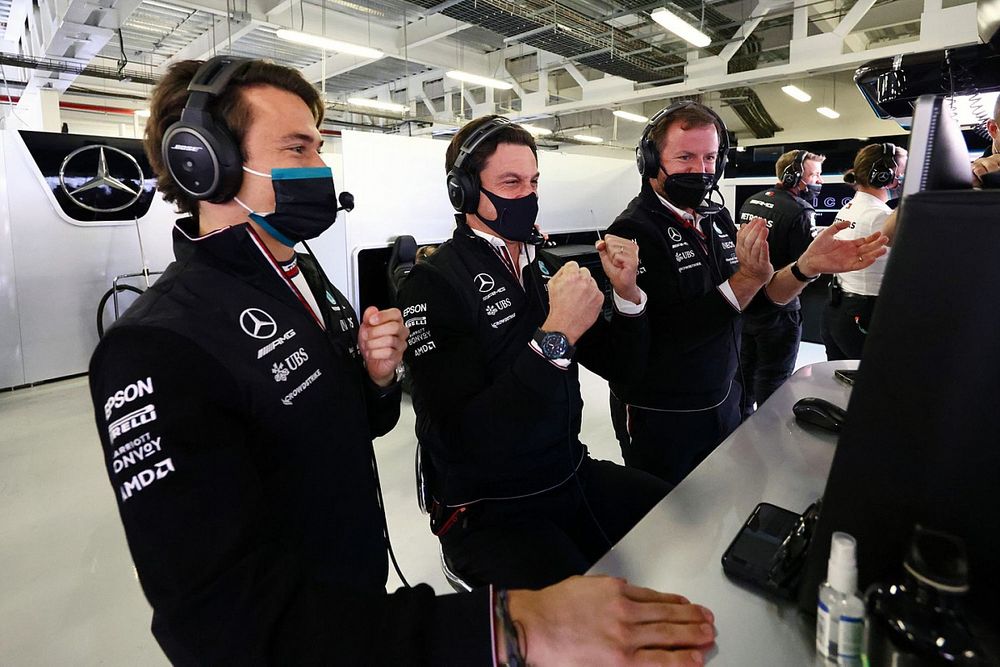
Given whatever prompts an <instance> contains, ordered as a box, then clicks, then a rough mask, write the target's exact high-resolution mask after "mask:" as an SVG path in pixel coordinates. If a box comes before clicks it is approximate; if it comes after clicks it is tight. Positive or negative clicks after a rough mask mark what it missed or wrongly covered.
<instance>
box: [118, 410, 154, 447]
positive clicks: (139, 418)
mask: <svg viewBox="0 0 1000 667" xmlns="http://www.w3.org/2000/svg"><path fill="white" fill-rule="evenodd" d="M154 421H156V406H155V405H153V404H152V403H150V404H149V405H147V406H145V407H142V408H139V409H138V410H135V411H134V412H130V413H128V414H127V415H125V416H124V417H122V418H120V419H116V420H115V421H113V422H111V423H110V424H109V425H108V437H109V438H111V443H112V444H114V442H115V440H117V439H118V437H119V436H120V435H122V434H124V433H128V432H129V431H134V430H135V429H137V428H139V427H140V426H144V425H146V424H149V423H150V422H154Z"/></svg>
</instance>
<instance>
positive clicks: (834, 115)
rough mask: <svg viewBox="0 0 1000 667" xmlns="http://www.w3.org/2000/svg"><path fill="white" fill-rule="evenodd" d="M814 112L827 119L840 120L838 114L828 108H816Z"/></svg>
mask: <svg viewBox="0 0 1000 667" xmlns="http://www.w3.org/2000/svg"><path fill="white" fill-rule="evenodd" d="M816 111H818V112H819V113H821V114H822V115H824V116H826V117H827V118H840V114H839V113H837V112H836V111H834V110H833V109H831V108H830V107H816Z"/></svg>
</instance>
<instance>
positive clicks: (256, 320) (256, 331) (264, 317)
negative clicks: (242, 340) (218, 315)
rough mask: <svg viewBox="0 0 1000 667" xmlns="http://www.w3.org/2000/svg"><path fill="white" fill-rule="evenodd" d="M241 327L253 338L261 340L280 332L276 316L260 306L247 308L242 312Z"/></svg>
mask: <svg viewBox="0 0 1000 667" xmlns="http://www.w3.org/2000/svg"><path fill="white" fill-rule="evenodd" d="M240 328H241V329H243V333H245V334H246V335H248V336H250V337H251V338H259V339H261V340H263V339H266V338H271V337H272V336H274V334H276V333H278V325H277V323H275V321H274V318H273V317H271V316H270V315H268V314H267V313H265V312H264V311H263V310H261V309H260V308H247V309H246V310H244V311H243V312H242V313H240Z"/></svg>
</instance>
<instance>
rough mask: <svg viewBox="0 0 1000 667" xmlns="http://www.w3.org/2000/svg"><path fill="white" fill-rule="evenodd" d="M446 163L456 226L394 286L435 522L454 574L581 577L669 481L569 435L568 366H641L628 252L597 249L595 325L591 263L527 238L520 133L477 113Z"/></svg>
mask: <svg viewBox="0 0 1000 667" xmlns="http://www.w3.org/2000/svg"><path fill="white" fill-rule="evenodd" d="M445 168H446V171H448V172H449V176H448V186H449V195H450V197H451V200H452V204H453V205H454V206H455V208H456V210H458V211H459V215H457V216H456V217H457V227H456V229H455V232H454V235H453V236H452V238H451V240H450V241H447V242H445V243H444V244H442V245H441V246H439V247H438V249H437V251H436V252H435V253H434V255H433V256H432V257H430V258H429V259H428V260H426V261H425V262H422V263H420V264H418V265H417V266H415V267H414V268H413V271H411V272H410V274H409V275H408V276H407V278H406V280H405V282H404V283H403V286H402V288H401V290H400V307H401V308H402V309H403V316H404V318H405V322H406V323H407V326H408V327H409V329H410V338H409V348H408V350H409V351H408V352H407V362H408V364H409V367H410V368H411V369H412V371H413V404H414V408H415V409H416V411H417V437H418V439H419V441H420V443H421V446H422V447H423V451H424V452H425V456H424V458H423V460H424V465H425V468H426V473H427V476H428V478H429V480H430V486H431V490H432V493H433V497H434V500H435V501H436V502H435V507H434V512H433V516H432V528H433V529H434V531H435V533H436V534H437V535H438V536H439V537H440V539H441V544H442V546H443V549H444V553H445V556H446V558H448V560H449V562H450V564H451V566H452V568H453V569H455V570H456V572H458V573H459V574H460V575H462V576H463V577H465V578H467V579H469V580H471V581H472V582H474V583H479V584H485V583H495V584H498V585H503V586H526V587H529V588H536V587H540V586H544V585H547V584H550V583H552V582H555V581H559V580H560V579H562V578H564V577H566V576H569V575H571V574H579V573H582V572H584V571H586V570H587V568H588V567H589V566H590V565H592V564H593V563H594V562H596V561H597V559H598V558H600V557H601V556H602V555H603V554H604V553H605V552H606V551H607V550H608V549H609V548H610V547H611V546H612V545H613V544H614V543H615V542H617V541H618V540H619V539H620V538H621V537H623V536H624V534H625V533H626V532H627V531H628V530H629V529H630V528H631V527H632V526H633V525H635V523H637V522H638V521H639V519H640V518H642V516H643V515H644V514H645V513H646V512H647V511H648V510H649V509H650V508H652V506H653V505H655V504H656V502H657V501H659V500H660V499H661V498H662V497H663V496H664V495H665V494H666V492H667V490H668V487H667V486H666V485H665V484H663V483H662V482H661V481H660V480H657V479H656V478H655V477H652V476H650V475H646V474H643V473H641V472H639V471H632V470H627V469H626V468H623V467H621V466H618V465H615V464H613V463H609V462H607V461H596V460H594V459H591V458H590V457H589V456H588V455H587V450H586V447H585V446H584V445H583V444H582V443H581V442H580V440H579V438H578V435H579V432H580V421H581V415H582V408H583V402H582V400H581V397H580V383H579V377H578V374H579V368H578V366H577V363H576V362H579V363H582V364H584V365H585V366H587V367H588V368H590V369H591V370H593V371H595V372H597V373H598V374H600V375H602V376H604V377H606V378H614V379H617V380H619V381H623V380H626V379H628V378H630V377H637V376H638V374H639V373H640V372H641V369H642V366H643V365H644V364H645V362H646V358H647V349H648V346H649V325H648V322H647V318H646V315H645V312H644V310H645V309H644V305H643V304H644V302H645V296H644V295H643V294H642V293H641V291H640V290H639V289H638V288H637V287H636V283H635V277H636V267H637V264H638V252H637V249H636V246H635V244H634V243H633V242H632V241H628V240H626V239H622V238H617V237H613V236H608V237H607V238H605V239H604V240H603V241H600V242H599V243H598V244H597V249H598V251H599V253H600V257H601V262H602V264H603V267H604V271H605V273H606V274H607V275H608V277H609V279H610V281H611V284H612V285H613V287H614V296H613V300H614V304H615V305H614V308H613V314H612V315H611V317H610V320H605V319H604V318H603V317H601V309H602V306H603V303H604V295H603V294H602V292H601V291H600V289H599V288H598V287H597V284H596V282H595V281H594V279H593V278H592V277H591V276H590V274H589V273H588V272H587V270H586V269H582V268H580V267H579V266H578V265H577V264H576V262H569V263H567V264H566V265H565V266H563V267H561V268H559V270H558V271H556V267H554V266H553V265H552V264H551V263H550V261H549V259H547V258H546V257H544V256H543V255H544V253H542V252H538V253H536V249H535V246H534V245H532V244H531V243H530V241H532V240H533V238H534V239H537V238H539V237H538V236H537V235H538V232H537V230H536V229H535V226H534V225H535V216H536V214H537V211H538V198H537V195H536V193H535V192H536V188H537V181H538V163H537V160H536V149H535V143H534V140H533V138H532V136H531V135H530V134H529V133H528V132H527V131H526V130H524V129H523V128H521V127H520V126H517V125H514V124H511V123H509V122H507V121H506V119H503V118H497V117H485V118H480V119H477V120H476V121H473V122H472V123H469V124H468V125H466V126H465V127H464V128H463V129H462V131H461V132H459V133H458V134H457V135H456V136H455V137H454V139H453V140H452V142H451V145H450V147H449V149H448V153H447V158H446V165H445Z"/></svg>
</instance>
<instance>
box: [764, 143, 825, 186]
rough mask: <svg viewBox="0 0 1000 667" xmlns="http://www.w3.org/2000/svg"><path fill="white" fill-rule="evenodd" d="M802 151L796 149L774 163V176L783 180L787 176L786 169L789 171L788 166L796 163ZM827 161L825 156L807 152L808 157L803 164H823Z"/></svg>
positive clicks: (782, 155)
mask: <svg viewBox="0 0 1000 667" xmlns="http://www.w3.org/2000/svg"><path fill="white" fill-rule="evenodd" d="M800 150H802V149H801V148H796V149H795V150H791V151H788V152H786V153H782V154H781V157H779V158H778V161H777V162H775V163H774V175H775V176H777V177H778V179H779V180H781V178H782V177H783V176H784V175H785V169H788V165H790V164H792V163H793V162H795V158H796V156H797V155H798V154H799V151H800ZM825 159H826V156H825V155H820V154H819V153H810V152H809V151H806V157H805V160H803V162H805V161H806V160H815V161H816V162H823V160H825Z"/></svg>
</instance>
